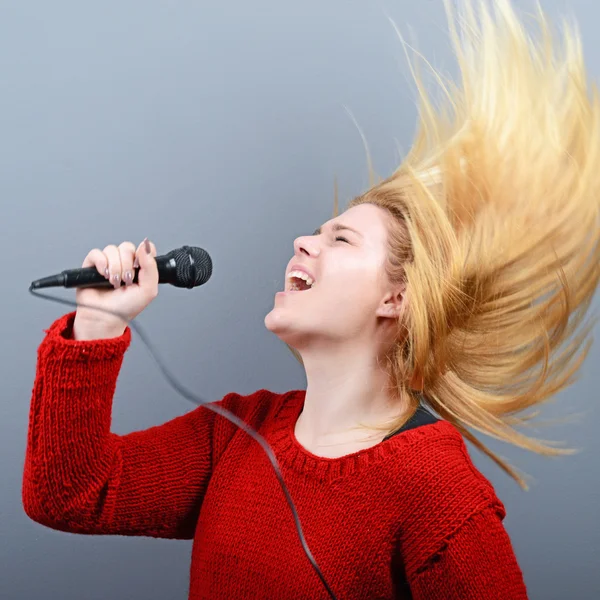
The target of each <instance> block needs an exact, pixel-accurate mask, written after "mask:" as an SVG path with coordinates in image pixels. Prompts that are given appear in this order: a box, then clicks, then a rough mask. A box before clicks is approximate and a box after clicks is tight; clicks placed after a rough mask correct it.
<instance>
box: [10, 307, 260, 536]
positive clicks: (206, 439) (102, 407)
mask: <svg viewBox="0 0 600 600" xmlns="http://www.w3.org/2000/svg"><path fill="white" fill-rule="evenodd" d="M73 320H74V313H70V314H68V315H65V316H64V317H62V318H61V319H58V320H57V321H55V322H54V323H53V324H52V326H51V327H50V328H49V329H48V330H47V331H46V334H47V335H46V337H45V339H44V340H43V341H42V343H41V344H40V346H39V348H38V360H37V366H36V376H35V382H34V386H33V392H32V398H31V407H30V415H29V431H28V438H27V449H26V455H25V466H24V475H23V485H22V501H23V506H24V510H25V512H26V514H27V515H28V516H29V517H30V518H31V519H33V520H34V521H36V522H38V523H40V524H43V525H45V526H47V527H50V528H52V529H57V530H60V531H67V532H71V533H85V534H120V535H146V536H152V537H162V538H178V539H191V538H193V536H194V529H195V524H196V520H197V515H198V512H199V508H200V505H201V502H202V499H203V497H204V494H205V492H206V489H207V485H208V482H209V479H210V476H211V472H212V469H213V466H214V464H215V462H216V460H217V459H218V456H217V455H218V454H219V453H220V452H222V450H223V448H224V447H225V446H226V444H227V442H228V440H229V439H231V437H233V435H234V433H235V431H236V428H235V426H234V425H232V424H231V423H229V422H228V421H226V422H225V423H223V421H225V420H224V419H223V418H221V417H220V416H217V415H215V413H214V412H212V411H211V410H209V409H207V408H206V407H204V406H200V407H198V408H197V409H194V410H193V411H191V412H189V413H187V414H185V415H183V416H179V417H177V418H175V419H173V420H171V421H169V422H167V423H165V424H163V425H159V426H155V427H151V428H149V429H147V430H144V431H137V432H133V433H129V434H127V435H116V434H114V433H112V432H111V431H110V426H111V412H112V401H113V395H114V392H115V387H116V382H117V377H118V374H119V370H120V368H121V364H122V361H123V356H124V353H125V351H126V350H127V348H128V346H129V343H130V340H131V332H130V330H129V328H128V329H127V330H126V331H125V333H124V334H123V336H121V337H119V338H113V339H105V340H94V341H79V340H74V339H72V325H73ZM252 400H253V398H252V397H242V396H239V395H237V394H228V395H227V396H225V398H223V400H221V402H220V404H221V405H222V406H224V407H225V408H227V409H229V410H231V411H232V412H234V413H236V414H237V415H238V416H239V417H240V418H244V416H245V415H244V411H246V412H248V410H250V409H251V405H252V404H253V402H252ZM215 417H216V420H217V423H216V424H215ZM215 425H217V426H215Z"/></svg>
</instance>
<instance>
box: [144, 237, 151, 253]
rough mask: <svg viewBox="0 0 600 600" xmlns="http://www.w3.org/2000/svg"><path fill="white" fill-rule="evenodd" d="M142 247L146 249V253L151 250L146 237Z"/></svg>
mask: <svg viewBox="0 0 600 600" xmlns="http://www.w3.org/2000/svg"><path fill="white" fill-rule="evenodd" d="M144 248H145V249H146V254H150V253H151V252H152V248H151V247H150V242H149V241H148V238H145V239H144Z"/></svg>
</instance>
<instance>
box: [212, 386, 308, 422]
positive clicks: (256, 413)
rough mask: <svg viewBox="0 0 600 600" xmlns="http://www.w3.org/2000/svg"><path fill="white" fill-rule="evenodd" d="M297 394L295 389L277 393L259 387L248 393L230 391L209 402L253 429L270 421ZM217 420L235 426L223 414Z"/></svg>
mask: <svg viewBox="0 0 600 600" xmlns="http://www.w3.org/2000/svg"><path fill="white" fill-rule="evenodd" d="M297 396H298V392H297V391H289V392H284V393H278V392H273V391H270V390H266V389H260V390H256V391H255V392H252V393H249V394H240V393H237V392H230V393H229V394H226V395H225V396H223V398H222V399H221V400H219V401H218V402H213V403H211V404H213V405H214V406H217V407H221V408H224V409H225V410H227V411H228V412H230V413H233V414H234V415H235V416H236V417H238V418H239V419H242V420H243V421H244V422H245V423H247V424H248V425H250V426H251V427H252V428H253V429H259V428H261V427H262V426H263V425H266V424H268V423H270V422H272V421H273V420H274V419H275V418H276V417H277V415H278V414H279V412H280V411H281V408H282V407H283V406H284V405H285V404H286V403H289V402H290V401H293V400H294V399H295V398H297ZM217 421H220V422H221V423H220V424H221V425H223V426H225V427H232V428H237V426H236V425H234V424H233V423H231V422H230V421H229V420H228V419H227V418H226V417H224V416H218V417H217Z"/></svg>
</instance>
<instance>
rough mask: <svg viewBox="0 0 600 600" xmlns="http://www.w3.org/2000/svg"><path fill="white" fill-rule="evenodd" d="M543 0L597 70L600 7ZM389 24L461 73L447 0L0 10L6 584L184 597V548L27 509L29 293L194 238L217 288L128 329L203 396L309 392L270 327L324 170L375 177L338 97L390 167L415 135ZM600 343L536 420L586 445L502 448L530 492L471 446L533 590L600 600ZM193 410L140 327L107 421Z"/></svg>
mask: <svg viewBox="0 0 600 600" xmlns="http://www.w3.org/2000/svg"><path fill="white" fill-rule="evenodd" d="M518 4H519V5H520V6H526V7H528V8H530V7H531V6H532V4H531V3H529V2H527V3H525V2H519V3H518ZM542 5H543V6H544V7H545V8H547V9H548V11H549V13H550V14H552V15H555V14H557V12H558V11H559V10H560V11H563V10H564V9H565V8H567V9H568V11H570V13H572V14H574V15H575V16H576V17H577V18H578V19H579V21H580V23H581V29H582V32H583V36H584V40H585V50H586V53H587V58H588V65H589V69H590V72H591V74H592V75H598V74H599V72H600V45H599V43H598V42H596V41H595V38H596V35H597V28H598V18H599V17H600V11H599V7H598V5H597V2H596V1H595V0H594V1H592V0H587V1H585V0H578V1H573V2H570V3H568V4H565V3H560V4H559V3H558V2H551V1H545V0H542ZM386 15H390V16H391V17H393V18H394V19H395V20H396V21H397V23H398V24H399V26H400V27H401V29H402V31H403V32H404V33H406V34H407V35H411V33H410V31H411V29H412V30H413V31H414V34H415V36H416V38H417V40H418V45H419V48H420V49H421V50H422V51H423V52H424V53H425V54H426V56H427V57H428V58H430V59H431V60H432V62H433V63H434V64H435V65H436V66H437V67H438V68H442V69H448V70H450V71H451V72H452V71H453V69H454V67H453V63H452V59H451V56H450V53H449V49H448V42H447V36H446V28H445V18H444V14H443V10H442V4H441V0H431V1H426V0H421V1H420V2H414V0H411V1H409V0H393V1H392V0H386V1H383V0H382V1H379V2H376V1H371V0H360V1H359V0H301V1H297V0H296V1H294V2H282V1H281V0H279V1H275V0H272V1H270V2H267V1H265V0H260V1H257V0H253V1H251V2H249V1H248V0H204V1H202V0H196V1H195V2H192V1H191V0H177V1H175V0H172V1H169V2H168V1H164V2H159V1H158V0H144V1H133V0H130V1H125V2H123V1H122V0H120V1H118V2H117V1H116V0H103V1H102V2H81V1H80V0H79V1H75V0H73V1H66V0H54V1H53V2H47V1H45V0H44V1H42V0H37V1H33V0H14V1H7V0H4V1H2V2H0V109H1V110H0V169H1V174H0V199H1V202H2V209H3V210H2V219H1V221H0V233H1V235H0V244H1V245H2V247H1V254H2V256H3V257H4V258H3V276H2V290H3V292H4V293H3V305H2V314H3V316H4V318H3V325H2V329H3V331H2V338H1V339H2V342H1V351H2V360H1V361H0V368H1V369H2V373H1V381H2V385H3V390H4V393H3V394H2V400H1V402H0V411H1V412H0V427H1V428H2V431H1V435H0V461H1V462H0V465H1V469H2V493H1V495H0V517H1V520H0V540H1V545H0V598H2V599H6V600H17V599H27V600H31V599H37V598H39V599H42V598H43V599H46V598H60V599H61V600H75V599H82V598H85V599H87V600H100V599H106V598H119V599H132V600H133V599H135V600H138V599H140V600H141V599H144V600H159V599H160V600H163V599H164V598H170V599H180V600H183V599H184V598H186V597H187V587H188V569H189V557H190V549H191V542H182V541H161V540H153V539H143V538H139V539H131V538H129V539H128V538H123V537H119V538H117V537H112V538H111V537H85V536H76V535H70V534H65V533H59V532H55V531H52V530H49V529H45V528H43V527H42V526H40V525H37V524H36V523H34V522H32V521H30V520H29V519H28V518H27V517H26V515H25V514H24V512H23V510H22V507H21V500H20V493H21V477H22V467H23V458H24V450H25V441H26V432H27V419H28V410H29V400H30V394H31V388H32V385H33V380H34V374H35V359H36V349H37V346H38V344H39V343H40V341H41V339H42V337H43V329H44V328H46V327H48V326H49V325H50V323H51V322H52V321H53V320H54V319H56V318H57V317H59V316H60V315H61V314H63V313H64V312H67V311H68V310H70V309H69V308H68V307H65V306H61V305H58V304H55V303H51V302H42V301H40V300H39V299H36V298H34V297H33V296H30V295H29V294H28V292H27V287H28V285H29V283H30V281H32V280H33V279H37V278H39V277H42V276H44V275H47V274H51V273H55V272H58V271H60V270H62V269H64V268H70V267H78V266H80V265H81V261H82V260H83V258H84V256H85V255H86V254H87V252H88V250H89V249H91V248H92V247H95V246H99V247H103V246H104V245H106V244H108V243H117V244H118V243H120V242H121V241H123V240H125V239H130V240H132V241H134V242H136V243H138V242H139V241H140V240H142V239H143V238H144V237H145V236H149V237H150V238H151V239H152V240H153V241H154V242H155V243H156V245H157V247H158V251H159V253H163V252H166V251H168V250H170V249H172V248H176V247H179V246H181V245H183V244H193V245H200V246H202V247H204V248H206V249H207V250H209V252H210V253H211V255H212V257H213V260H214V265H215V271H214V275H213V277H212V279H211V280H210V282H209V283H208V284H207V285H206V286H204V287H202V288H199V289H197V290H195V291H193V292H189V291H187V290H177V289H175V288H171V287H170V286H161V291H160V295H159V298H158V299H157V301H156V302H155V303H154V304H153V305H152V306H151V307H150V308H149V310H148V311H147V312H145V313H144V314H143V315H142V316H141V318H140V320H139V321H140V323H141V324H142V325H143V326H144V327H145V328H146V330H147V331H148V333H149V335H150V336H151V338H152V340H153V342H154V343H155V344H156V345H157V347H158V348H159V349H160V351H161V354H162V355H163V356H164V357H165V358H166V359H167V360H168V363H169V365H170V366H171V367H172V369H173V370H174V372H175V373H176V375H177V376H179V377H180V378H181V379H182V380H183V382H184V383H185V385H186V386H188V387H190V388H192V389H194V390H197V391H198V393H200V394H203V395H204V397H206V398H208V399H211V400H216V399H219V398H220V397H222V396H223V395H224V394H225V393H227V392H229V391H238V392H241V393H250V392H253V391H254V390H256V389H259V388H262V387H266V388H269V389H272V390H275V391H284V390H287V389H292V388H297V387H302V386H303V385H304V376H303V372H302V369H301V367H300V365H299V364H298V363H297V362H296V361H295V360H294V358H293V357H292V355H291V354H290V353H289V352H288V351H287V349H286V348H285V346H284V345H283V344H282V343H281V342H280V341H279V340H278V339H277V338H276V337H275V336H273V335H271V334H270V333H269V332H268V331H266V329H265V328H264V325H263V318H264V315H265V314H266V313H267V312H268V311H269V310H270V308H271V307H272V302H273V295H274V293H275V291H277V290H278V289H280V288H281V286H282V281H283V279H282V274H283V271H284V268H285V265H286V263H287V261H288V260H289V258H290V256H291V253H292V240H293V239H294V237H295V236H297V235H299V234H302V233H307V232H312V231H313V230H314V228H315V227H316V226H318V225H320V224H321V223H322V222H324V221H325V220H327V219H328V218H329V217H330V216H331V210H332V191H333V181H334V178H335V177H337V178H338V180H339V183H340V190H341V199H342V200H343V201H344V202H346V201H347V200H349V199H350V198H351V197H352V196H353V195H355V194H357V193H359V192H360V191H362V190H364V189H365V187H366V186H367V185H368V177H367V170H366V167H365V155H364V151H363V147H362V144H361V141H360V136H359V135H358V132H357V129H356V128H355V126H354V125H353V124H352V122H351V120H350V119H349V117H348V115H347V114H346V113H345V111H344V108H343V106H345V105H347V106H348V107H349V108H350V109H351V110H352V112H353V114H354V115H355V116H356V118H357V120H358V122H359V123H360V125H361V127H362V128H363V129H364V132H365V134H366V135H367V137H368V140H369V143H370V145H371V150H372V154H373V157H374V160H375V166H376V168H377V170H378V172H379V173H380V174H382V175H387V174H388V173H389V172H390V171H391V169H392V168H393V167H394V166H395V165H396V163H397V162H398V160H399V157H400V155H401V152H403V151H404V150H405V149H406V148H407V147H408V146H409V145H410V142H411V137H412V133H413V129H414V121H415V106H414V95H413V91H412V87H411V85H410V84H409V81H408V70H407V68H406V63H405V60H404V57H403V52H402V49H401V46H400V43H399V41H398V39H397V37H396V35H395V33H394V31H393V29H392V27H391V25H390V23H389V21H388V19H387V16H386ZM403 149H404V150H403ZM56 293H57V294H58V295H60V296H63V297H67V298H73V296H74V295H73V294H72V293H71V292H68V291H64V290H63V291H62V292H56ZM595 306H596V308H597V306H598V303H597V302H596V304H595ZM596 331H597V330H596ZM599 357H600V347H599V346H598V345H596V346H595V347H594V349H593V351H592V354H591V355H590V357H589V359H588V361H587V363H586V365H585V367H584V368H583V370H582V377H581V380H580V381H579V382H578V383H577V384H576V385H574V386H572V387H571V388H570V389H569V390H568V391H567V392H566V393H563V394H561V395H560V396H559V397H558V398H557V400H556V402H555V403H553V404H552V405H550V406H549V407H548V408H547V409H546V410H545V411H544V414H545V416H547V417H557V416H564V415H566V414H570V413H573V412H574V413H577V414H578V415H580V417H579V418H578V420H576V421H573V422H569V423H560V424H558V425H553V426H552V427H550V428H544V429H543V430H542V431H541V433H540V435H542V436H543V437H546V438H550V439H558V440H566V441H568V442H569V443H571V444H573V445H575V446H577V447H580V448H581V449H582V450H583V451H582V452H581V453H580V454H578V455H576V456H573V457H569V458H565V459H559V460H557V459H546V458H542V457H538V456H535V455H529V454H527V453H525V452H524V451H520V450H516V449H512V448H510V447H507V446H505V445H500V444H495V443H493V442H492V443H491V445H492V447H493V448H495V449H496V450H498V451H500V452H501V453H502V454H503V455H504V456H506V457H508V458H509V459H510V460H512V461H513V462H515V463H516V464H517V465H519V466H520V467H521V468H522V469H524V470H525V471H527V472H528V473H529V474H531V475H532V477H533V481H532V489H531V491H530V492H528V493H524V492H522V491H520V489H519V488H518V487H517V485H516V484H514V483H513V482H512V481H511V480H509V479H508V477H506V476H505V475H504V474H503V473H502V472H501V471H500V470H498V469H497V468H496V467H495V466H494V465H493V464H492V463H491V462H490V461H488V460H487V459H485V458H484V457H482V456H481V455H479V453H477V452H476V451H475V450H473V451H472V455H473V456H474V459H475V461H476V464H477V465H478V467H479V468H480V469H481V470H482V471H483V473H484V474H485V475H486V476H487V477H489V478H490V479H491V480H492V482H493V483H494V485H495V486H496V489H497V491H498V494H499V496H500V498H501V499H502V500H503V501H504V502H505V504H506V507H507V510H508V517H507V518H506V521H505V523H506V527H507V529H508V531H509V533H510V535H511V537H512V540H513V543H514V546H515V549H516V553H517V555H518V559H519V561H520V563H521V566H522V568H523V571H524V574H525V579H526V582H527V584H528V587H529V590H530V597H531V598H534V599H538V600H553V599H556V600H559V599H560V600H563V599H565V598H569V599H571V600H576V599H581V600H583V599H588V598H596V597H598V594H599V592H600V569H599V566H600V565H599V562H600V561H599V559H598V556H599V550H600V527H599V525H598V523H599V520H598V517H597V510H598V507H599V506H600V494H599V490H600V484H599V477H598V475H599V469H598V457H599V455H600V452H599V450H600V442H599V441H598V437H599V436H598V435H597V431H598V420H599V416H598V408H597V403H596V401H597V399H598V388H599V386H600V375H599V371H600V369H598V365H599V363H600V361H599ZM192 408H193V406H192V405H190V404H188V403H187V402H186V401H185V400H184V399H182V398H180V397H178V396H177V395H176V393H175V392H174V391H173V390H172V389H171V388H170V387H169V386H168V384H167V383H166V382H165V381H164V380H163V379H162V377H161V375H160V374H159V373H158V372H157V371H156V369H155V364H154V362H153V360H152V358H151V357H150V355H149V353H148V352H147V350H146V349H145V347H144V346H143V344H142V342H141V340H139V339H138V338H134V340H133V344H132V347H131V349H130V350H129V352H128V354H127V356H126V359H125V362H124V366H123V370H122V374H121V377H120V380H119V386H118V390H117V397H116V401H115V410H114V420H113V429H114V431H115V432H117V433H125V432H129V431H132V430H136V429H143V428H146V427H149V426H151V425H154V424H158V423H162V422H164V421H166V420H168V419H170V418H172V417H175V416H176V415H179V414H182V413H184V412H187V411H188V410H191V409H192Z"/></svg>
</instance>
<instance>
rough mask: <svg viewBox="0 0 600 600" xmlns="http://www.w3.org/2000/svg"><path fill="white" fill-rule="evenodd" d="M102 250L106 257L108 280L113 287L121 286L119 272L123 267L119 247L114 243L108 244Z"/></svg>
mask: <svg viewBox="0 0 600 600" xmlns="http://www.w3.org/2000/svg"><path fill="white" fill-rule="evenodd" d="M102 252H103V253H104V255H105V256H106V258H107V259H108V277H109V281H110V282H111V283H112V284H113V286H114V288H115V289H116V288H118V287H121V273H122V270H123V269H122V267H121V253H120V252H119V248H117V246H115V245H114V244H110V245H109V246H106V248H104V250H102Z"/></svg>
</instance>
